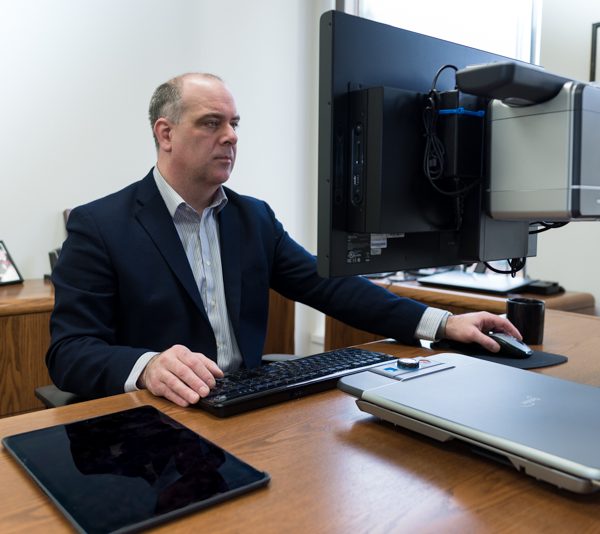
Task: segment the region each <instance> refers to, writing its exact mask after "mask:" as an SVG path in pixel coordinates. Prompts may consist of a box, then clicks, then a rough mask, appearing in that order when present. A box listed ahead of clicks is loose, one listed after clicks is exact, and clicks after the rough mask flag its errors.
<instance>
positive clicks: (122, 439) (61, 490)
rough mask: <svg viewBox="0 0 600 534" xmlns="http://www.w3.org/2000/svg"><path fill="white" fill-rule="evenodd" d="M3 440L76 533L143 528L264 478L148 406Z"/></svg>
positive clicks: (265, 476) (231, 494)
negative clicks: (77, 531)
mask: <svg viewBox="0 0 600 534" xmlns="http://www.w3.org/2000/svg"><path fill="white" fill-rule="evenodd" d="M2 443H3V444H4V447H5V448H6V449H7V450H8V451H9V452H10V453H11V454H12V455H13V456H14V457H15V458H16V459H17V461H18V462H19V463H20V464H21V465H22V466H23V467H24V468H25V470H26V471H27V472H28V473H29V474H30V475H31V476H32V477H33V478H34V480H35V481H36V482H37V483H38V484H39V485H40V486H41V487H42V489H43V490H44V491H45V492H46V493H47V494H48V495H49V496H50V498H51V499H52V500H53V501H54V503H55V504H56V505H57V506H58V507H59V509H60V510H61V511H62V512H63V513H64V514H65V515H66V516H67V518H68V519H69V520H70V521H71V522H72V523H73V525H74V526H75V527H76V528H77V529H78V530H79V531H81V532H90V533H101V532H130V531H135V530H141V529H143V528H148V527H150V526H153V525H156V524H158V523H162V522H165V521H167V520H170V519H173V518H175V517H179V516H181V515H183V514H187V513H189V512H192V511H196V510H199V509H202V508H206V507H207V506H210V505H213V504H216V503H218V502H221V501H223V500H226V499H229V498H231V497H234V496H236V495H239V494H241V493H244V492H247V491H249V490H252V489H254V488H258V487H261V486H264V485H266V484H267V483H268V482H269V475H268V474H267V473H264V472H261V471H258V470H256V469H254V468H253V467H251V466H250V465H248V464H246V463H244V462H242V461H241V460H239V459H238V458H236V457H235V456H233V455H231V454H230V453H228V452H227V451H224V450H223V449H221V448H220V447H218V446H217V445H215V444H214V443H211V442H210V441H208V440H206V439H204V438H202V437H201V436H199V435H198V434H196V433H195V432H192V431H191V430H190V429H189V428H186V427H185V426H183V425H182V424H181V423H178V422H177V421H175V420H173V419H171V418H170V417H168V416H167V415H165V414H164V413H162V412H160V411H159V410H157V409H156V408H154V407H152V406H141V407H139V408H133V409H131V410H125V411H122V412H117V413H112V414H108V415H102V416H100V417H95V418H93V419H86V420H84V421H78V422H75V423H70V424H66V425H57V426H52V427H49V428H43V429H41V430H34V431H32V432H25V433H23V434H17V435H15V436H9V437H6V438H4V439H3V440H2Z"/></svg>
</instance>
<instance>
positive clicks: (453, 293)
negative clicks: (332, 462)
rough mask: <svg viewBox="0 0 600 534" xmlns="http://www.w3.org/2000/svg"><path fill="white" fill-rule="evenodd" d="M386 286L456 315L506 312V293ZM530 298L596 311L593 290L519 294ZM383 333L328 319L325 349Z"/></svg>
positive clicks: (550, 305)
mask: <svg viewBox="0 0 600 534" xmlns="http://www.w3.org/2000/svg"><path fill="white" fill-rule="evenodd" d="M374 283H376V284H378V285H380V286H382V287H385V288H386V289H388V290H389V291H391V292H392V293H395V294H396V295H398V296H400V297H408V298H411V299H414V300H418V301H420V302H423V303H424V304H427V305H428V306H434V307H435V308H442V309H444V310H448V311H451V312H452V313H454V314H459V313H468V312H474V311H489V312H490V313H497V314H501V313H505V312H506V299H507V297H505V296H496V295H492V294H484V293H476V292H474V291H459V290H452V289H442V288H436V287H431V286H429V287H428V286H424V285H421V284H419V283H418V282H399V283H393V284H392V283H387V282H374ZM510 296H520V297H528V298H537V299H541V300H543V301H544V302H545V303H546V308H547V309H553V310H563V311H570V312H576V313H584V314H590V315H593V314H594V313H595V300H594V296H593V295H592V294H591V293H579V292H573V291H566V292H564V293H561V294H559V295H551V296H543V295H533V294H528V293H523V294H519V295H516V294H515V295H510ZM380 339H381V336H377V335H375V334H371V333H370V332H365V331H364V330H358V329H356V328H352V327H350V326H348V325H346V324H345V323H342V322H340V321H337V320H336V319H333V318H331V317H326V318H325V342H324V347H325V350H332V349H337V348H340V347H348V346H351V345H360V344H361V343H369V342H371V341H377V340H380Z"/></svg>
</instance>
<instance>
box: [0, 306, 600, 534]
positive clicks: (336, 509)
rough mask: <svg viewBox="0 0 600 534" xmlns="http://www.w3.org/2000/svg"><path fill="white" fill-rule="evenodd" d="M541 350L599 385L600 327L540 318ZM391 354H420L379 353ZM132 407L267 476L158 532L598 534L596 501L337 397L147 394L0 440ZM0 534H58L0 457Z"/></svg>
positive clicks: (597, 321) (13, 429)
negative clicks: (150, 408)
mask: <svg viewBox="0 0 600 534" xmlns="http://www.w3.org/2000/svg"><path fill="white" fill-rule="evenodd" d="M545 340H546V343H545V344H544V349H545V350H546V351H552V352H560V353H563V354H566V355H568V356H569V358H570V360H569V362H568V363H566V364H563V365H559V366H555V367H551V368H546V369H545V370H544V371H543V372H544V373H545V374H550V375H555V376H559V377H563V378H569V379H574V380H578V381H580V382H585V383H588V384H593V385H596V386H599V385H600V356H598V352H599V347H600V318H598V317H592V316H584V315H577V314H570V313H565V312H560V311H552V310H550V311H549V312H548V314H547V321H546V337H545ZM370 348H377V349H384V350H387V351H389V352H393V353H395V354H397V355H403V356H410V355H416V354H424V353H427V352H428V351H426V350H425V349H416V348H412V347H402V346H399V345H395V344H386V343H380V344H377V345H375V347H373V346H371V347H370ZM141 404H154V405H155V406H157V407H158V408H159V409H161V410H163V411H164V412H166V413H168V414H169V415H170V416H171V417H173V418H175V419H177V420H179V421H181V422H182V423H184V424H186V425H187V426H189V427H190V428H192V429H193V430H195V431H197V432H199V433H200V434H202V435H204V436H206V437H207V438H208V439H210V440H213V441H215V442H216V443H217V444H219V445H221V446H223V447H224V448H226V449H228V450H230V451H231V452H232V453H234V454H236V455H238V456H239V457H241V458H242V459H244V460H246V461H247V462H249V463H251V464H253V465H254V466H256V467H257V468H259V469H262V470H265V471H267V472H269V473H270V474H271V477H272V481H271V484H270V485H269V486H268V487H267V488H265V489H261V490H258V491H256V492H254V493H251V494H248V495H244V496H242V497H240V498H238V499H235V500H233V501H230V502H227V503H224V504H222V505H219V506H216V507H214V508H212V509H208V510H205V511H203V512H199V513H197V514H194V515H191V516H188V517H186V518H183V519H181V520H178V521H175V522H172V523H168V524H167V525H165V526H163V527H162V528H160V529H158V530H159V531H161V532H170V533H173V532H174V533H178V532H182V533H183V532H185V533H187V532H197V531H198V532H199V531H203V532H219V533H222V532H227V533H229V532H244V533H245V532H260V533H261V534H263V533H264V534H268V533H280V532H294V533H295V532H299V533H305V532H319V533H320V532H327V533H334V534H335V533H340V534H342V533H343V534H346V533H348V532H360V533H362V532H370V533H371V532H373V533H379V532H381V533H386V534H387V533H390V532H394V533H395V532H419V533H421V532H431V533H437V532H456V533H459V532H460V533H463V532H468V533H479V532H482V533H488V532H494V533H502V532H511V533H512V532H527V533H536V532H540V533H541V532H543V533H545V534H548V533H560V534H563V533H565V532H597V531H598V525H599V523H598V517H599V513H600V512H599V510H600V494H592V495H584V496H582V495H576V494H572V493H569V492H566V491H561V490H559V489H556V488H554V487H553V486H551V485H549V484H546V483H542V482H537V481H536V480H534V479H533V478H531V477H528V476H526V475H523V474H521V473H519V472H517V471H516V470H515V469H514V468H512V467H508V466H505V465H503V464H499V463H496V462H494V461H492V460H488V459H485V458H482V457H479V456H477V455H475V454H471V453H469V452H467V451H466V450H465V449H464V448H462V447H461V446H459V445H457V444H453V443H446V444H441V443H438V442H435V441H433V440H431V439H428V438H425V437H422V436H420V435H418V434H414V433H411V432H409V431H407V430H402V429H396V428H394V427H393V426H391V425H389V424H387V423H383V422H378V421H377V420H376V419H374V418H373V417H371V416H368V415H367V414H364V413H362V412H360V411H359V410H358V408H357V407H356V405H355V403H354V399H353V398H351V397H350V396H348V395H346V394H344V393H342V392H340V391H337V390H332V391H327V392H325V393H320V394H317V395H314V396H311V397H307V398H303V399H298V400H294V401H290V402H287V403H284V404H280V405H276V406H271V407H269V408H264V409H261V410H257V411H254V412H249V413H246V414H242V415H239V416H235V417H233V418H229V419H217V418H214V417H212V416H210V415H208V414H206V413H204V412H201V411H197V410H195V409H193V408H188V409H183V408H178V407H176V406H174V405H172V404H169V403H167V402H166V401H163V400H161V399H155V398H152V397H151V396H150V395H149V394H147V392H138V393H132V394H125V395H119V396H116V397H110V398H105V399H100V400H96V401H90V402H85V403H81V404H76V405H71V406H66V407H64V408H57V409H53V410H46V411H40V412H34V413H29V414H24V415H19V416H15V417H10V418H6V419H3V420H0V437H3V436H6V435H10V434H14V433H18V432H23V431H27V430H32V429H35V428H40V427H44V426H48V425H53V424H57V423H63V422H69V421H74V420H77V419H82V418H86V417H90V416H94V415H98V414H102V413H108V412H112V411H115V410H121V409H126V408H130V407H134V406H139V405H141ZM0 480H2V484H0V532H30V531H31V530H35V531H37V532H67V531H68V525H67V522H66V521H65V520H64V519H63V517H62V515H61V514H60V513H59V512H58V511H57V509H56V508H55V507H54V506H53V505H52V504H51V503H50V501H49V499H48V498H47V497H46V496H45V495H44V494H43V493H42V492H41V491H40V490H39V489H38V487H37V486H36V485H35V484H34V483H33V482H32V481H31V480H30V479H29V477H28V476H27V475H26V474H25V473H24V472H23V471H22V470H21V469H20V468H19V467H18V466H17V465H16V464H15V462H14V461H13V460H12V459H11V458H9V457H8V454H7V453H6V451H4V450H2V451H0Z"/></svg>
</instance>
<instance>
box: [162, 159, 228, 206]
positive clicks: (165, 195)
mask: <svg viewBox="0 0 600 534" xmlns="http://www.w3.org/2000/svg"><path fill="white" fill-rule="evenodd" d="M152 174H153V176H154V181H155V183H156V187H158V191H159V193H160V196H161V197H162V199H163V200H164V202H165V204H166V206H167V209H168V210H169V213H170V214H171V217H175V212H176V211H177V208H178V207H179V206H181V205H185V206H187V207H188V208H190V209H192V210H193V209H194V208H192V207H191V206H190V205H189V204H188V203H187V202H186V201H185V200H183V198H182V197H181V195H180V194H179V193H178V192H177V191H175V189H173V188H172V187H171V185H170V184H169V183H168V182H167V181H166V180H165V178H164V177H163V175H162V174H161V173H160V171H159V170H158V165H155V166H154V169H153V172H152ZM227 202H228V199H227V195H226V194H225V190H224V189H223V187H222V186H221V187H219V189H217V192H216V193H215V196H214V197H213V199H212V202H211V203H210V205H209V206H208V207H209V208H212V209H214V210H215V211H216V212H219V211H221V210H222V209H223V208H224V207H225V205H226V204H227ZM194 211H195V210H194Z"/></svg>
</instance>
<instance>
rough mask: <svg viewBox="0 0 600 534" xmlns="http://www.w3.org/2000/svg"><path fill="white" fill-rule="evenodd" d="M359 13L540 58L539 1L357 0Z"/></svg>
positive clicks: (457, 40)
mask: <svg viewBox="0 0 600 534" xmlns="http://www.w3.org/2000/svg"><path fill="white" fill-rule="evenodd" d="M357 4H358V15H359V16H361V17H364V18H368V19H371V20H376V21H378V22H383V23H385V24H390V25H392V26H396V27H399V28H404V29H406V30H411V31H415V32H418V33H422V34H425V35H430V36H432V37H438V38H440V39H445V40H447V41H453V42H455V43H459V44H463V45H467V46H472V47H474V48H479V49H481V50H485V51H487V52H492V53H494V54H500V55H503V56H507V57H510V58H514V59H521V60H523V61H529V62H532V63H539V43H538V38H539V37H538V36H539V33H540V21H541V10H542V0H500V1H495V0H451V1H449V0H427V1H425V2H419V1H417V0H358V2H357Z"/></svg>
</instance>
